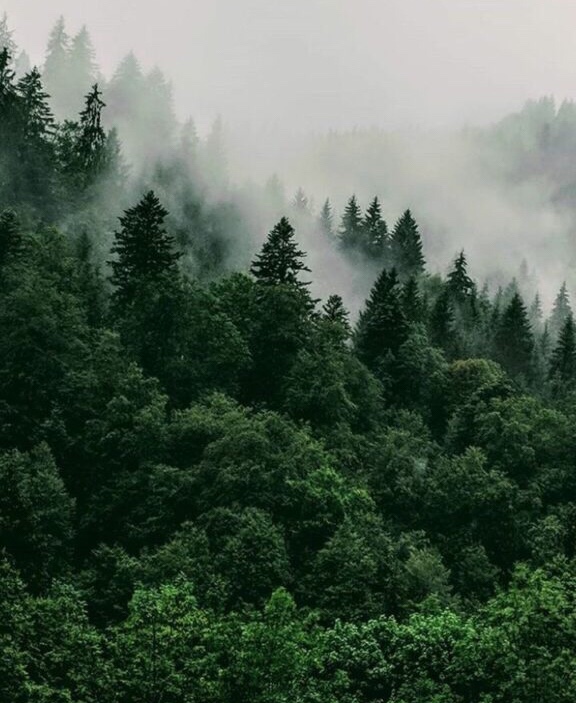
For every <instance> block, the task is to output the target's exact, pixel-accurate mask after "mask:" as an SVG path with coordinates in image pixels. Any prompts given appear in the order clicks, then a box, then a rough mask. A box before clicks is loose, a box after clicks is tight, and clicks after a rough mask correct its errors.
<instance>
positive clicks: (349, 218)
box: [340, 195, 363, 252]
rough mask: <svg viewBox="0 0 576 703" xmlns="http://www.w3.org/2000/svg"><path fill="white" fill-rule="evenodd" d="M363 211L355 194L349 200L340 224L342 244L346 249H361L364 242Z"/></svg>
mask: <svg viewBox="0 0 576 703" xmlns="http://www.w3.org/2000/svg"><path fill="white" fill-rule="evenodd" d="M362 231H363V228H362V211H361V209H360V206H359V205H358V201H357V200H356V196H355V195H353V196H352V197H351V198H350V200H349V201H348V202H347V204H346V207H345V208H344V214H343V215H342V222H341V224H340V246H341V247H342V249H343V250H344V251H349V252H351V251H356V252H357V251H359V250H360V248H361V243H362Z"/></svg>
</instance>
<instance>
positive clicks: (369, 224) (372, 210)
mask: <svg viewBox="0 0 576 703" xmlns="http://www.w3.org/2000/svg"><path fill="white" fill-rule="evenodd" d="M362 226H363V229H364V236H363V249H364V254H365V255H366V256H367V257H368V258H369V259H371V260H373V261H377V262H378V263H380V264H384V263H385V262H386V261H387V260H388V259H389V236H388V227H387V225H386V222H385V221H384V219H383V218H382V207H381V205H380V201H379V200H378V198H377V197H375V198H374V200H372V202H371V203H370V205H369V206H368V209H367V211H366V215H365V216H364V220H363V223H362Z"/></svg>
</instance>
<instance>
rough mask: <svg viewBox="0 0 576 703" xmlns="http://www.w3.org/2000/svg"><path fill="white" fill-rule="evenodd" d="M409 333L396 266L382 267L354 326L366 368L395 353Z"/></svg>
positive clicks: (358, 353) (357, 351)
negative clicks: (389, 268)
mask: <svg viewBox="0 0 576 703" xmlns="http://www.w3.org/2000/svg"><path fill="white" fill-rule="evenodd" d="M407 336H408V322H407V320H406V316H405V315H404V311H403V310H402V289H401V287H400V283H399V281H398V276H397V274H396V271H395V269H392V270H391V271H387V270H386V269H384V270H383V271H382V273H381V274H380V275H379V276H378V279H377V280H376V283H375V284H374V286H373V287H372V290H371V291H370V296H369V298H368V300H367V301H366V306H365V308H364V310H363V311H362V312H361V313H360V318H359V320H358V324H357V326H356V333H355V347H356V353H357V355H358V357H359V358H360V360H361V361H363V362H364V363H365V364H366V365H367V366H368V367H371V368H374V367H375V366H377V363H378V360H380V359H383V358H385V357H386V355H387V354H388V353H392V354H396V353H397V352H398V349H399V348H400V346H401V345H402V344H403V343H404V342H405V341H406V338H407Z"/></svg>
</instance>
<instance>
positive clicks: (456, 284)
mask: <svg viewBox="0 0 576 703" xmlns="http://www.w3.org/2000/svg"><path fill="white" fill-rule="evenodd" d="M446 285H447V288H448V290H449V291H450V294H451V295H452V296H453V297H454V299H456V300H458V301H463V300H465V299H466V298H467V297H469V296H470V295H471V294H472V293H473V291H474V282H473V281H472V279H471V278H470V276H469V275H468V269H467V262H466V257H465V256H464V252H463V251H461V252H460V254H459V255H458V256H457V257H456V259H455V260H454V265H453V267H452V270H451V271H450V273H449V274H448V278H447V282H446Z"/></svg>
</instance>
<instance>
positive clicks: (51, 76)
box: [42, 17, 73, 121]
mask: <svg viewBox="0 0 576 703" xmlns="http://www.w3.org/2000/svg"><path fill="white" fill-rule="evenodd" d="M69 51H70V38H69V37H68V34H67V33H66V25H65V23H64V18H63V17H60V18H59V19H58V21H57V22H56V24H55V25H54V27H53V29H52V31H51V32H50V36H49V38H48V47H47V49H46V61H45V62H44V70H43V71H42V78H43V80H44V85H45V86H46V90H47V91H48V93H49V94H50V95H51V97H52V109H53V110H54V114H55V115H56V118H57V120H59V121H60V120H62V119H64V118H69V117H71V116H72V114H73V113H72V112H71V111H70V109H69V108H70V106H69V104H68V103H69V93H70V86H69V85H68V69H69Z"/></svg>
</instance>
